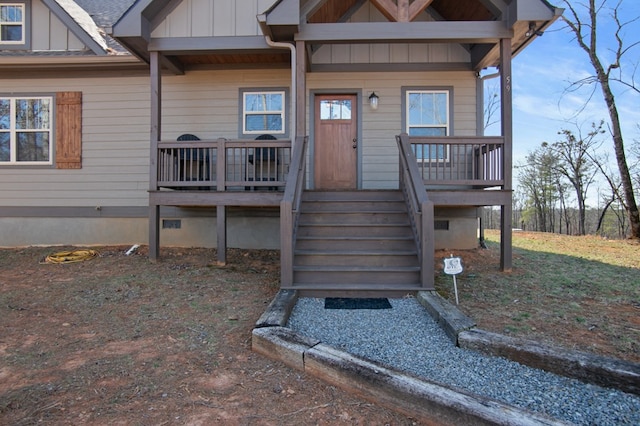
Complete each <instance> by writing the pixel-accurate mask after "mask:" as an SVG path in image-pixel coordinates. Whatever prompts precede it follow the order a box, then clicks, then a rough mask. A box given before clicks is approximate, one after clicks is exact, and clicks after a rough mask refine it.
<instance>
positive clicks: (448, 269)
mask: <svg viewBox="0 0 640 426" xmlns="http://www.w3.org/2000/svg"><path fill="white" fill-rule="evenodd" d="M461 272H462V260H461V259H460V258H459V257H453V255H451V257H448V258H445V259H444V273H445V274H447V275H453V291H454V292H455V294H456V305H457V304H458V303H459V302H458V283H457V282H456V275H458V274H459V273H461Z"/></svg>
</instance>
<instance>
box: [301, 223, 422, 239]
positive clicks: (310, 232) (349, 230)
mask: <svg viewBox="0 0 640 426" xmlns="http://www.w3.org/2000/svg"><path fill="white" fill-rule="evenodd" d="M297 235H298V236H299V237H323V236H324V237H339V236H346V235H349V236H352V237H366V236H374V235H375V236H377V237H413V230H412V229H411V227H410V226H409V224H408V223H381V224H377V225H375V226H371V224H370V223H368V224H362V223H352V224H345V223H304V224H299V225H298V231H297Z"/></svg>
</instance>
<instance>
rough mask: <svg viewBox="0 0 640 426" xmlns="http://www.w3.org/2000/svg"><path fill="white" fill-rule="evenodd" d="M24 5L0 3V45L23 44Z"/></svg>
mask: <svg viewBox="0 0 640 426" xmlns="http://www.w3.org/2000/svg"><path fill="white" fill-rule="evenodd" d="M25 16H26V14H25V4H24V3H0V45H2V46H4V45H23V44H25Z"/></svg>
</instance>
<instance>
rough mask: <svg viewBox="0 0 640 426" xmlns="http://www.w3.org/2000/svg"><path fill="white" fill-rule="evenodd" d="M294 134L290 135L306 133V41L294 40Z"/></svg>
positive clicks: (302, 135)
mask: <svg viewBox="0 0 640 426" xmlns="http://www.w3.org/2000/svg"><path fill="white" fill-rule="evenodd" d="M296 52H297V55H296V61H297V64H296V111H295V112H294V114H295V120H296V134H295V135H293V136H292V139H293V140H295V137H296V136H300V137H304V136H306V135H307V124H306V123H307V43H305V42H304V41H296Z"/></svg>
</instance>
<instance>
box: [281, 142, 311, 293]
mask: <svg viewBox="0 0 640 426" xmlns="http://www.w3.org/2000/svg"><path fill="white" fill-rule="evenodd" d="M308 142H309V138H308V136H304V137H302V136H298V137H296V140H295V144H294V145H293V148H292V150H293V152H292V155H291V157H292V158H291V165H290V167H289V172H288V173H287V178H286V181H285V182H286V183H285V188H284V195H283V197H282V201H281V202H280V286H281V287H289V286H291V285H292V284H293V247H294V244H295V240H296V233H297V229H298V218H299V216H300V203H301V202H302V193H303V191H304V189H305V186H306V174H307V167H306V165H307V147H308Z"/></svg>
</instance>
